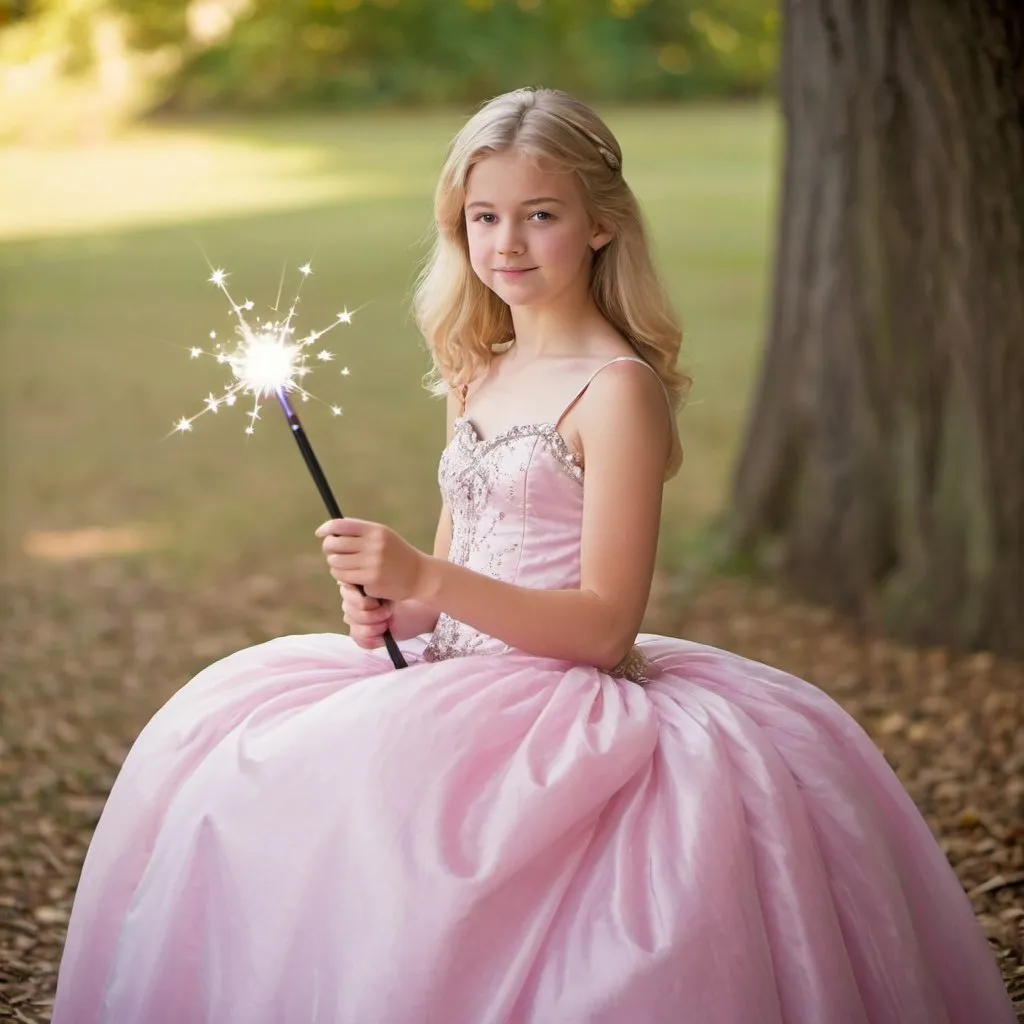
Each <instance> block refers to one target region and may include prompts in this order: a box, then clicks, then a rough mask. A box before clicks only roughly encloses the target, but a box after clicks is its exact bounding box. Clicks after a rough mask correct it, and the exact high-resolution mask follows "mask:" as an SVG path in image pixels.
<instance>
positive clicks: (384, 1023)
mask: <svg viewBox="0 0 1024 1024" xmlns="http://www.w3.org/2000/svg"><path fill="white" fill-rule="evenodd" d="M557 422H558V421H557V420H556V421H554V422H550V423H537V424H530V425H525V426H521V427H518V428H516V429H513V430H509V431H506V432H504V433H502V434H501V435H499V436H497V437H494V438H492V439H489V440H482V439H480V438H479V437H478V436H477V434H476V431H475V429H474V426H473V425H472V423H471V422H470V421H469V420H468V419H465V418H463V419H460V420H458V421H457V422H456V428H455V432H454V436H453V439H452V442H451V444H450V445H449V446H448V447H447V449H446V450H445V452H444V454H443V456H442V460H441V467H440V481H441V486H442V490H443V493H444V495H445V498H446V500H447V502H448V505H449V507H450V509H451V511H452V515H453V520H454V536H453V539H452V544H451V552H450V557H451V558H452V559H453V560H454V561H456V562H458V563H461V564H463V565H467V566H469V567H471V568H472V569H475V570H477V571H479V572H482V573H488V574H490V575H492V576H494V577H497V578H499V579H503V580H507V581H509V582H512V583H516V584H521V585H524V586H530V587H546V588H568V587H575V586H578V585H579V580H580V534H581V519H582V512H583V489H584V488H583V484H584V479H583V469H582V467H581V466H580V465H579V464H578V462H577V460H576V459H575V458H574V457H573V455H572V453H571V452H570V450H569V449H568V447H567V446H566V444H565V442H564V440H563V439H562V437H561V435H560V434H559V432H558V430H557ZM403 649H404V651H405V653H406V655H407V657H408V659H409V661H410V667H409V668H408V669H406V670H403V671H394V670H393V669H392V667H391V664H390V662H389V661H388V659H387V656H386V654H385V653H384V652H383V651H363V650H361V649H360V648H358V647H357V646H356V645H355V644H354V643H353V642H352V641H351V640H350V639H349V638H348V637H346V636H342V635H335V634H322V635H312V636H287V637H282V638H279V639H276V640H272V641H270V642H269V643H265V644H261V645H259V646H257V647H253V648H250V649H248V650H243V651H240V652H239V653H237V654H234V655H232V656H230V657H228V658H225V659H224V660H223V661H220V662H218V663H216V664H214V665H212V666H211V667H210V668H208V669H206V670H205V671H203V672H201V673H200V674H199V675H198V676H196V677H195V679H193V680H192V681H191V682H190V683H189V684H188V685H187V686H185V687H184V688H183V689H181V690H180V691H179V692H178V693H177V694H176V695H175V696H174V697H172V698H171V700H170V701H169V702H168V703H167V704H166V705H165V706H164V707H163V708H162V709H161V710H160V711H159V712H158V713H157V714H156V716H155V717H154V718H153V720H152V721H151V722H150V723H149V724H148V725H147V726H146V727H145V729H144V730H143V732H142V733H141V735H140V736H139V738H138V740H137V741H136V743H135V745H134V746H133V747H132V749H131V751H130V753H129V754H128V757H127V759H126V760H125V763H124V766H123V768H122V770H121V773H120V775H119V777H118V779H117V781H116V783H115V785H114V787H113V790H112V792H111V794H110V798H109V800H108V802H107V805H106V808H105V810H104V812H103V815H102V818H101V820H100V822H99V824H98V826H97V829H96V834H95V837H94V839H93V841H92V845H91V847H90V849H89V853H88V856H87V858H86V861H85V865H84V868H83V871H82V876H81V882H80V885H79V888H78V892H77V896H76V900H75V906H74V912H73V914H72V918H71V922H70V927H69V931H68V938H67V945H66V948H65V951H64V957H63V961H62V964H61V970H60V980H59V985H58V990H57V998H56V1005H55V1008H54V1015H53V1021H54V1022H55V1024H96V1022H104V1024H1013V1013H1012V1010H1011V1007H1010V1002H1009V999H1008V997H1007V995H1006V992H1005V989H1004V987H1003V985H1002V983H1001V980H1000V977H999V973H998V971H997V969H996V966H995V961H994V957H993V955H992V954H991V952H990V950H989V948H988V946H987V945H986V943H985V940H984V939H983V937H982V935H981V933H980V930H979V929H978V927H977V925H976V922H975V920H974V916H973V914H972V911H971V907H970V904H969V902H968V900H967V898H966V896H965V895H964V892H963V890H962V888H961V886H960V884H959V883H958V881H957V879H956V876H955V875H954V874H953V872H952V870H951V869H950V867H949V865H948V863H947V862H946V860H945V858H944V856H943V854H942V852H941V851H940V850H939V848H938V846H937V845H936V843H935V840H934V839H933V837H932V835H931V833H930V832H929V829H928V827H927V825H926V823H925V822H924V820H923V819H922V818H921V816H920V814H919V813H918V811H917V810H916V809H915V807H914V805H913V803H912V802H911V800H910V799H909V797H908V796H907V794H906V792H905V791H904V790H903V788H902V787H901V786H900V784H899V782H898V781H897V779H896V777H895V775H894V774H893V772H892V771H891V770H890V768H889V767H888V765H887V764H886V762H885V760H884V759H883V757H882V756H881V754H880V753H879V751H878V750H877V749H876V748H875V746H874V745H873V744H872V743H871V741H870V740H869V739H868V737H867V736H866V735H865V733H864V732H863V731H862V730H861V729H860V728H859V727H858V726H857V725H856V724H855V723H854V721H853V720H852V719H851V718H850V717H849V716H848V715H847V714H846V713H845V712H844V711H843V710H841V709H840V707H839V706H838V705H837V704H835V703H834V702H833V701H832V700H831V699H830V698H829V697H827V696H826V695H825V694H824V693H822V692H821V691H820V690H818V689H816V688H815V687H813V686H811V685H810V684H808V683H806V682H803V681H801V680H800V679H796V678H793V677H792V676H789V675H786V674H785V673H783V672H780V671H777V670H775V669H772V668H769V667H767V666H765V665H762V664H758V663H756V662H752V661H748V660H746V659H744V658H742V657H739V656H738V655H735V654H730V653H728V652H726V651H721V650H716V649H714V648H709V647H705V646H702V645H700V644H696V643H689V642H687V641H685V640H677V639H671V638H667V637H661V636H655V635H649V634H643V635H641V636H640V637H638V638H637V645H636V647H635V648H634V653H633V655H632V656H631V657H630V658H629V659H627V662H626V663H624V667H623V668H622V670H621V672H620V673H619V674H618V675H617V676H616V675H613V674H610V673H605V672H601V671H599V670H597V669H596V668H592V667H588V666H586V665H578V664H572V663H570V662H567V661H561V660H558V659H554V658H543V657H535V656H533V655H530V654H527V653H524V652H521V651H517V650H510V649H508V648H507V647H506V646H505V645H504V644H503V643H501V642H500V641H499V640H496V639H494V638H492V637H488V636H484V635H481V634H479V633H477V632H475V631H474V630H473V629H470V628H468V627H467V626H465V625H462V624H460V623H458V622H455V621H452V620H451V619H449V618H446V617H443V616H442V618H441V619H440V621H439V622H438V624H437V628H436V630H435V631H434V633H433V635H432V636H430V637H422V638H419V639H417V640H415V641H411V642H408V643H405V644H404V645H403Z"/></svg>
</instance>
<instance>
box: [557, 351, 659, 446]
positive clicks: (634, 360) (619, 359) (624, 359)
mask: <svg viewBox="0 0 1024 1024" xmlns="http://www.w3.org/2000/svg"><path fill="white" fill-rule="evenodd" d="M613 363H639V364H640V365H641V366H646V367H647V369H648V370H650V371H651V373H653V374H654V375H655V376H657V375H658V371H657V370H655V368H654V367H653V366H651V364H650V363H649V362H647V360H646V359H640V358H639V357H637V356H616V357H615V358H614V359H609V360H608V362H607V363H602V364H601V365H600V366H599V367H598V368H597V369H596V370H595V371H594V372H593V373H592V374H591V375H590V376H589V377H588V378H587V380H586V382H585V383H584V385H583V387H581V388H580V389H579V391H577V392H576V394H575V395H573V396H572V398H571V399H570V401H569V404H568V405H567V406H566V407H565V408H564V409H563V410H562V412H561V414H560V415H559V417H558V419H557V420H555V427H556V428H557V427H559V426H561V424H562V420H564V419H565V417H566V416H568V415H569V413H570V411H571V410H572V408H573V406H574V405H575V404H576V403H577V402H578V401H579V400H580V399H581V398H582V397H583V396H584V395H585V394H586V391H587V388H589V387H590V385H591V384H593V383H594V379H595V378H596V377H597V375H598V374H599V373H600V372H601V371H602V370H604V369H605V368H606V367H609V366H611V365H612V364H613ZM658 382H659V383H660V382H661V378H660V377H658ZM665 399H666V401H667V400H668V394H667V393H666V395H665Z"/></svg>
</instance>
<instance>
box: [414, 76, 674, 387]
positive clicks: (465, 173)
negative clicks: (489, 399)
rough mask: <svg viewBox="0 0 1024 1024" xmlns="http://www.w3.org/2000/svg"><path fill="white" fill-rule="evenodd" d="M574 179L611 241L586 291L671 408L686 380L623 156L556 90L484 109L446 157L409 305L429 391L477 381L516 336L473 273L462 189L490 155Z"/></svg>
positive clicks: (516, 95)
mask: <svg viewBox="0 0 1024 1024" xmlns="http://www.w3.org/2000/svg"><path fill="white" fill-rule="evenodd" d="M513 147H514V148H516V149H517V150H519V151H521V152H524V153H527V154H529V155H530V156H533V157H537V158H544V159H546V160H548V161H550V162H552V163H553V164H554V165H555V166H556V167H560V168H562V169H564V170H571V171H574V172H575V173H576V175H577V176H578V178H579V180H580V183H581V184H582V186H583V194H584V196H585V201H586V203H587V205H588V208H589V209H588V212H589V214H590V217H591V220H592V221H594V222H595V223H598V224H600V225H601V226H602V227H603V228H605V229H607V230H608V231H610V232H611V234H612V239H611V241H610V242H608V244H607V245H605V246H603V247H602V248H601V249H600V250H599V251H598V252H597V253H596V254H595V256H594V262H593V268H592V271H591V278H590V290H591V294H592V295H593V298H594V301H595V303H596V304H597V308H598V309H599V310H600V311H601V313H602V315H603V316H604V317H605V319H607V320H608V322H609V323H611V324H612V326H613V327H615V329H616V330H617V331H619V333H620V334H622V335H623V337H625V338H626V339H627V340H628V341H629V343H630V345H632V346H633V348H634V349H635V350H636V353H637V355H639V356H640V357H641V358H643V359H645V360H646V361H647V362H648V363H650V364H651V366H652V367H653V368H654V370H655V371H656V372H657V374H658V376H659V377H660V378H661V380H662V382H663V384H664V385H665V388H666V390H667V392H668V394H669V396H670V398H671V399H672V403H673V406H674V407H678V406H679V405H680V404H681V403H682V400H683V398H684V397H685V393H686V390H687V388H688V386H689V378H688V377H687V376H686V374H684V373H682V372H681V371H680V370H679V369H678V367H677V366H676V362H677V360H678V357H679V349H680V346H681V344H682V330H681V328H680V326H679V323H678V321H677V319H676V317H675V314H674V313H673V310H672V307H671V304H670V303H669V300H668V296H667V295H666V294H665V290H664V288H663V287H662V284H661V282H660V280H659V279H658V275H657V273H656V271H655V269H654V265H653V262H652V260H651V254H650V250H649V248H648V243H647V236H646V233H645V231H644V225H643V218H642V216H641V213H640V207H639V205H638V203H637V201H636V197H635V196H634V195H633V193H632V191H631V190H630V188H629V186H628V185H627V184H626V181H625V179H624V178H623V176H622V150H621V149H620V147H619V144H618V142H617V141H616V139H615V136H614V135H612V133H611V131H609V129H608V126H607V125H606V124H605V123H604V122H603V121H602V120H601V119H600V118H599V117H598V116H597V114H595V113H594V112H593V111H592V110H591V109H590V108H589V107H588V106H586V105H585V104H583V103H581V102H580V101H579V100H576V99H573V98H572V97H571V96H568V95H566V94H565V93H563V92H560V91H558V90H554V89H536V90H534V89H517V90H515V91H514V92H509V93H505V94H504V95H502V96H498V97H496V98H495V99H492V100H490V101H489V102H488V103H486V104H485V105H484V106H483V107H482V108H481V109H480V110H479V111H477V113H476V114H475V115H474V116H473V117H472V118H471V119H470V120H469V121H468V122H467V123H466V125H465V127H464V128H463V129H462V131H460V132H459V134H458V135H457V136H456V137H455V139H454V141H453V142H452V145H451V148H450V149H449V151H448V158H447V160H446V161H445V165H444V168H443V170H442V171H441V178H440V181H439V182H438V185H437V191H436V193H435V196H434V220H435V225H436V237H435V240H434V245H433V249H432V251H431V254H430V258H429V260H428V262H427V264H426V266H425V267H424V269H423V272H422V274H421V275H420V278H419V281H418V282H417V286H416V293H415V296H414V299H413V312H414V315H415V317H416V322H417V324H418V325H419V328H420V330H421V331H422V332H423V336H424V338H425V339H426V342H427V346H428V348H429V349H430V354H431V356H432V357H433V361H434V370H433V374H432V375H430V381H431V390H433V391H434V392H435V393H444V392H447V391H448V390H450V389H452V388H459V387H461V386H463V385H465V384H468V383H470V382H471V381H473V380H474V379H476V378H477V377H478V376H479V375H480V374H481V373H482V372H483V371H484V370H485V369H486V367H487V365H488V363H489V362H490V360H491V358H492V356H493V352H492V346H493V345H494V344H496V343H500V342H506V341H509V340H511V339H512V337H513V328H512V315H511V311H510V310H509V307H508V306H507V305H506V304H505V303H504V302H503V301H502V300H501V299H499V298H498V296H497V295H495V294H494V292H492V291H491V290H490V289H489V288H488V287H487V286H486V285H484V284H483V282H481V281H480V279H479V278H478V277H477V276H476V274H475V273H474V272H473V268H472V266H471V265H470V262H469V243H468V240H467V235H466V217H465V213H464V206H465V201H466V182H467V180H468V178H469V172H470V171H471V170H472V168H473V167H474V166H475V165H476V164H477V163H479V162H480V161H481V160H483V159H484V158H485V157H487V156H489V155H490V154H492V153H500V152H503V151H506V150H509V149H512V148H513Z"/></svg>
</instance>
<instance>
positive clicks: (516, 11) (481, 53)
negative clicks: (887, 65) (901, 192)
mask: <svg viewBox="0 0 1024 1024" xmlns="http://www.w3.org/2000/svg"><path fill="white" fill-rule="evenodd" d="M0 26H2V27H0V61H2V65H3V68H4V77H5V79H6V82H5V84H6V86H7V87H8V88H7V90H6V91H7V92H8V93H11V92H12V91H13V93H15V94H18V93H21V94H22V95H21V99H22V104H21V106H22V109H23V113H26V114H27V113H29V110H28V109H27V107H26V104H29V103H30V101H31V97H32V95H33V94H34V93H35V92H37V91H38V88H39V87H40V86H41V85H43V84H45V85H47V86H48V87H49V88H50V89H51V94H50V95H49V96H48V101H49V102H50V105H51V106H52V101H53V95H52V90H53V89H54V88H58V89H59V88H65V89H66V88H68V87H69V86H72V85H76V84H77V85H78V86H79V87H81V86H85V87H86V89H85V90H84V91H85V92H87V93H88V94H89V97H90V100H89V103H90V105H91V107H90V109H92V110H93V111H94V112H96V113H98V112H99V111H100V110H101V109H106V110H107V111H108V112H120V113H122V114H123V113H128V114H137V113H139V112H141V111H148V110H155V109H165V110H166V109H170V110H174V111H179V112H186V111H187V112H198V111H215V110H225V109H233V110H256V109H294V108H297V107H307V108H316V107H319V106H330V107H332V108H338V107H346V106H349V107H356V106H358V107H360V108H365V107H367V106H368V105H401V106H413V105H414V106H436V105H438V104H448V103H454V104H461V103H466V102H475V101H479V100H482V99H484V98H486V97H489V96H491V95H493V94H495V93H497V92H501V91H504V90H506V89H510V88H515V87H517V86H520V85H523V84H545V85H550V86H556V87H561V88H565V89H567V90H569V91H572V92H574V93H577V94H579V95H581V96H584V97H586V98H588V99H591V100H594V101H601V102H609V101H656V100H671V99H681V98H695V97H707V96H711V95H716V96H721V95H726V96H750V95H756V94H760V93H763V92H765V91H768V90H770V88H771V85H772V80H773V74H774V69H775V66H776V63H777V46H778V9H777V3H775V2H774V0H192V2H183V0H6V7H5V8H4V13H3V16H2V20H0ZM80 91H82V90H81V89H80ZM80 114H81V111H78V112H76V113H75V114H74V119H75V120H77V119H78V118H79V116H80ZM24 120H31V118H25V119H24Z"/></svg>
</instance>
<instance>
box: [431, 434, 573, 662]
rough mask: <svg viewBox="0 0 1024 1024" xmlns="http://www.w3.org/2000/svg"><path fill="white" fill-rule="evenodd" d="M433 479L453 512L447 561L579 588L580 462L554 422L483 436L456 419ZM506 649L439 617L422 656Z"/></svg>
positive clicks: (532, 582)
mask: <svg viewBox="0 0 1024 1024" xmlns="http://www.w3.org/2000/svg"><path fill="white" fill-rule="evenodd" d="M438 480H439V483H440V485H441V493H442V494H443V495H444V499H445V502H446V503H447V505H448V508H449V510H450V511H451V516H452V541H451V547H450V549H449V559H450V560H451V561H452V562H454V563H456V564H457V565H464V566H466V567H467V568H470V569H473V570H474V571H476V572H480V573H485V574H486V575H488V576H491V577H493V578H494V579H498V580H503V581H504V582H506V583H515V584H518V585H520V586H524V587H536V588H538V589H546V590H558V589H568V588H572V587H578V586H579V584H580V537H581V532H582V524H583V467H582V466H581V465H580V464H579V460H578V458H577V457H576V456H575V454H574V453H573V452H572V451H571V450H570V449H569V447H568V445H567V444H566V442H565V440H564V438H563V437H562V435H561V434H560V433H559V432H558V430H557V428H556V427H555V425H554V424H553V423H535V424H528V425H525V426H520V427H514V428H513V429H511V430H506V431H503V432H502V433H501V434H499V435H497V436H496V437H494V438H491V439H488V440H482V439H481V438H480V437H479V435H478V434H477V432H476V429H475V427H474V426H473V424H472V422H471V421H470V420H469V419H466V418H461V419H458V420H456V421H455V425H454V430H453V433H452V440H451V443H450V444H449V445H448V447H447V448H445V450H444V452H443V453H442V455H441V463H440V467H439V470H438ZM507 649H508V648H507V647H506V645H505V644H504V643H502V642H501V641H500V640H497V639H495V638H493V637H489V636H486V635H484V634H482V633H478V632H477V631H476V630H475V629H473V628H472V627H470V626H467V625H465V624H463V623H461V622H457V621H456V620H454V619H451V618H449V617H448V616H447V615H442V616H441V618H440V619H439V620H438V623H437V627H436V629H435V630H434V633H433V636H432V637H431V640H430V643H429V645H428V647H427V652H426V654H427V657H428V658H429V659H431V660H436V659H439V658H450V657H455V656H458V655H464V654H475V653H485V652H493V653H497V652H502V651H505V650H507Z"/></svg>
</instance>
